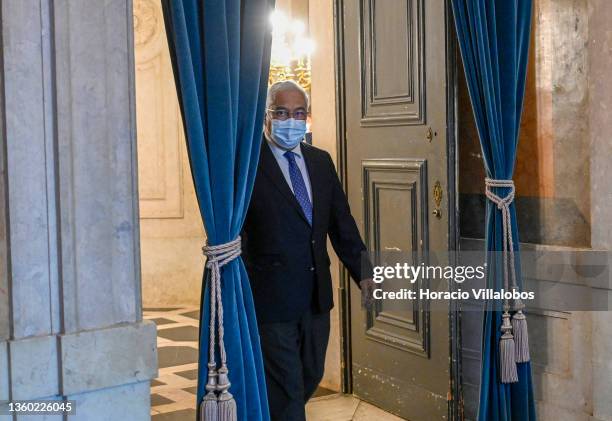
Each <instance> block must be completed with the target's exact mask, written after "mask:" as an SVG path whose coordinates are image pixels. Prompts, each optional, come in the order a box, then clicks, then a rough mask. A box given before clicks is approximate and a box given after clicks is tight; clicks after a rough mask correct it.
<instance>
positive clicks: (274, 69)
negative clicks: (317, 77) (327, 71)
mask: <svg viewBox="0 0 612 421" xmlns="http://www.w3.org/2000/svg"><path fill="white" fill-rule="evenodd" d="M270 22H271V24H272V55H271V60H270V76H269V80H268V83H269V84H272V83H274V82H278V81H281V80H287V79H291V80H294V81H295V82H297V83H298V84H300V86H302V87H303V88H304V89H306V91H308V93H310V83H311V68H310V57H311V55H312V53H313V51H314V42H313V41H312V40H311V39H310V38H308V37H307V36H306V26H305V25H304V22H302V21H300V20H297V19H290V18H289V17H288V16H287V15H286V14H285V13H283V12H281V11H278V10H277V11H275V12H273V13H272V14H271V15H270Z"/></svg>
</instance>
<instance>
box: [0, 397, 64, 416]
mask: <svg viewBox="0 0 612 421" xmlns="http://www.w3.org/2000/svg"><path fill="white" fill-rule="evenodd" d="M75 413H76V402H75V401H69V400H12V401H0V415H12V414H16V415H62V414H66V415H74V414H75Z"/></svg>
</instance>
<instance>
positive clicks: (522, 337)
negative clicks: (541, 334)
mask: <svg viewBox="0 0 612 421" xmlns="http://www.w3.org/2000/svg"><path fill="white" fill-rule="evenodd" d="M512 332H514V343H515V359H516V362H517V363H526V362H528V361H529V360H530V357H529V336H528V333H527V317H526V316H525V313H523V310H518V311H517V312H516V313H514V316H512Z"/></svg>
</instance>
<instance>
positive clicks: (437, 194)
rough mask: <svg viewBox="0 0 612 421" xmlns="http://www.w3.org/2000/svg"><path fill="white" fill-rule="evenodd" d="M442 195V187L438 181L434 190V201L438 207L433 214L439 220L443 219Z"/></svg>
mask: <svg viewBox="0 0 612 421" xmlns="http://www.w3.org/2000/svg"><path fill="white" fill-rule="evenodd" d="M442 193H443V192H442V185H441V184H440V182H439V181H436V184H434V188H433V199H434V203H435V205H436V207H435V209H434V210H433V212H432V214H433V215H434V216H435V217H436V218H438V219H441V218H442V210H441V209H440V205H441V204H442Z"/></svg>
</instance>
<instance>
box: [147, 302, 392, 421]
mask: <svg viewBox="0 0 612 421" xmlns="http://www.w3.org/2000/svg"><path fill="white" fill-rule="evenodd" d="M143 317H144V318H145V319H148V320H152V321H153V322H155V324H156V325H157V349H158V359H159V377H158V378H156V379H155V380H153V381H152V382H151V420H152V421H194V420H195V403H196V386H197V374H198V371H197V370H198V363H197V361H198V320H199V311H198V308H197V307H172V308H152V307H151V308H145V309H144V311H143ZM306 414H307V418H308V421H350V420H371V419H376V420H377V421H396V420H400V418H397V417H395V416H393V415H391V414H388V413H386V412H384V411H382V410H380V409H378V408H376V407H374V406H372V405H370V404H368V403H366V402H361V401H360V400H359V399H357V398H355V397H353V396H349V395H342V394H339V393H334V392H332V391H330V390H326V389H323V388H320V389H319V390H317V392H316V393H315V397H313V398H312V399H311V400H310V402H308V405H306Z"/></svg>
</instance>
